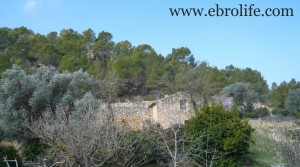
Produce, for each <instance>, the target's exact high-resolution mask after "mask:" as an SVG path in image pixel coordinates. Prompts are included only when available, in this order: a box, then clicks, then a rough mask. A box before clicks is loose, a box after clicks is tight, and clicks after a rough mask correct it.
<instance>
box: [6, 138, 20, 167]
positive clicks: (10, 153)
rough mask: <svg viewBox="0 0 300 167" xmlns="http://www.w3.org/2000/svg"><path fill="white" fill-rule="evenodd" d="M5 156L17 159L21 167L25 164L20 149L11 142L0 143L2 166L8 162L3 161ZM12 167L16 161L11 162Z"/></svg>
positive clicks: (8, 158) (9, 158)
mask: <svg viewBox="0 0 300 167" xmlns="http://www.w3.org/2000/svg"><path fill="white" fill-rule="evenodd" d="M3 157H6V158H7V160H15V159H16V160H17V161H18V165H19V167H21V166H23V163H22V159H21V157H20V155H19V154H18V151H17V150H16V149H15V147H14V146H12V145H10V144H3V143H0V158H1V160H0V166H3V167H5V166H6V163H5V162H4V161H3ZM9 165H10V167H15V166H16V164H15V162H9Z"/></svg>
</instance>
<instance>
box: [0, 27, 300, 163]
mask: <svg viewBox="0 0 300 167" xmlns="http://www.w3.org/2000/svg"><path fill="white" fill-rule="evenodd" d="M200 56H201V55H200ZM0 73H1V77H0V79H1V80H0V141H1V143H0V158H1V159H0V166H1V167H2V166H3V167H5V166H15V164H16V163H15V162H16V161H17V163H18V166H53V165H57V166H149V167H151V166H255V165H256V166H267V165H269V164H266V163H265V162H261V161H259V160H257V159H256V158H255V156H251V154H253V152H251V151H253V149H252V150H251V148H253V147H252V145H254V143H255V141H254V140H255V137H257V133H256V132H255V131H257V130H255V129H254V128H252V127H251V126H250V125H249V123H248V120H249V119H264V118H269V117H276V118H289V119H293V120H296V121H295V122H297V119H298V118H300V82H299V81H296V80H295V79H291V80H290V81H289V82H286V81H283V82H282V83H280V84H278V85H277V84H276V83H272V85H268V84H267V82H266V80H265V79H264V77H263V75H262V74H261V73H260V72H259V71H257V70H255V69H251V68H250V67H248V68H239V67H235V66H234V65H228V66H226V67H225V68H224V69H220V68H217V67H214V66H210V64H209V62H205V61H197V60H196V59H195V56H194V55H193V54H192V52H191V50H190V49H189V48H187V47H180V48H173V49H170V53H169V54H167V55H161V54H158V53H157V52H156V51H155V49H154V48H152V47H151V46H150V45H148V44H143V45H138V46H133V45H132V44H131V43H130V42H129V41H127V40H125V41H121V42H114V41H113V35H112V34H111V33H109V32H105V31H102V32H99V33H98V34H96V33H95V32H94V31H93V30H91V29H88V30H85V31H83V32H82V33H79V32H77V31H75V30H73V29H63V30H61V31H60V32H59V33H58V32H49V33H48V34H47V35H42V34H39V33H35V32H33V31H32V30H30V29H28V28H26V27H19V28H14V29H11V28H7V27H3V28H0ZM180 91H181V92H185V93H188V94H189V95H190V96H191V97H192V100H193V99H196V98H200V99H202V100H203V101H204V104H203V105H202V106H197V105H195V106H194V111H195V116H193V117H192V118H191V119H190V120H188V121H187V122H186V124H184V125H181V124H176V125H174V126H172V127H170V128H168V129H163V128H162V127H161V126H160V125H152V124H149V123H148V124H147V123H145V124H146V125H145V128H143V129H141V130H138V131H132V130H130V129H127V128H126V127H122V126H120V125H118V123H117V122H116V121H115V120H114V119H113V116H112V113H111V112H110V110H111V106H112V105H113V103H115V102H125V101H130V100H132V99H136V98H139V99H141V100H155V99H159V98H162V97H164V96H165V95H166V94H174V93H176V92H180ZM216 97H221V98H220V99H226V98H230V99H231V100H230V101H226V103H231V104H232V107H230V108H226V107H224V103H225V102H224V100H223V101H222V100H221V103H218V102H216V101H215V99H216ZM222 97H224V98H222ZM100 103H105V104H107V105H108V107H107V108H108V111H105V110H102V109H100V108H99V105H98V104H100ZM192 103H193V101H192ZM193 104H195V103H193ZM257 104H259V105H260V106H262V107H255V106H256V105H257ZM224 127H226V128H224ZM279 130H280V134H286V135H285V137H284V139H285V141H283V139H282V142H280V143H281V144H278V148H277V150H276V151H277V152H278V153H279V156H280V158H281V162H280V163H282V164H284V165H286V166H298V165H300V159H299V156H300V151H299V149H298V150H297V149H295V148H297V147H296V146H295V145H297V143H300V133H299V131H298V130H292V131H291V130H290V129H289V130H288V129H283V128H282V129H279ZM266 133H267V132H266ZM253 134H254V135H253ZM253 136H254V137H253ZM286 136H292V137H291V138H289V139H288V138H287V137H286ZM298 147H299V146H298ZM292 148H294V149H295V150H293V149H292ZM2 157H3V158H4V161H3V162H2ZM10 160H11V161H10ZM13 160H15V161H13Z"/></svg>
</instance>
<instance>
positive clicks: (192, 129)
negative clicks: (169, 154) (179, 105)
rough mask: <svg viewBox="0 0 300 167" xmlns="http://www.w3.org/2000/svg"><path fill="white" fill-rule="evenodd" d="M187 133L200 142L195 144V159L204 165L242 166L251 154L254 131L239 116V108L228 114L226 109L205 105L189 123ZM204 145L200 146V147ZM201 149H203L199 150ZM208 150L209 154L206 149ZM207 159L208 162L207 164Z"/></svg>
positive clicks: (186, 128) (193, 143) (191, 145)
mask: <svg viewBox="0 0 300 167" xmlns="http://www.w3.org/2000/svg"><path fill="white" fill-rule="evenodd" d="M184 131H185V134H186V135H187V136H191V137H192V138H195V140H197V141H198V140H199V139H200V141H198V142H191V143H190V144H189V145H190V147H193V148H194V149H193V151H192V152H193V153H194V155H196V156H195V157H193V158H194V159H195V161H197V163H198V164H201V166H207V161H208V162H210V163H209V164H210V165H212V166H241V164H240V160H241V157H242V156H244V155H245V154H247V153H249V152H248V151H249V147H250V142H251V140H250V139H251V133H252V131H253V129H252V128H251V127H250V125H249V124H248V122H247V120H242V119H240V117H239V114H238V112H237V111H236V109H232V111H226V110H225V109H224V108H223V107H222V106H220V105H216V104H212V105H205V106H203V107H202V108H201V109H200V110H199V111H198V112H196V116H195V117H192V118H191V119H190V120H189V121H187V123H186V125H185V127H184ZM199 143H200V146H199ZM199 148H200V149H199ZM204 148H205V150H207V151H205V152H203V149H204ZM204 157H208V160H205V161H203V159H204Z"/></svg>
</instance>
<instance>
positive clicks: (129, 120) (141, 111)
mask: <svg viewBox="0 0 300 167" xmlns="http://www.w3.org/2000/svg"><path fill="white" fill-rule="evenodd" d="M190 101H191V100H190V98H189V96H188V95H187V94H184V93H182V92H178V93H176V94H173V95H170V96H166V97H165V98H162V99H158V100H155V101H142V102H132V103H115V104H113V106H112V109H113V112H114V113H115V119H116V120H117V121H119V122H123V123H125V124H127V125H128V126H129V128H131V129H135V130H137V129H141V128H142V127H143V125H144V123H145V121H150V122H151V123H159V124H160V125H161V126H162V127H163V128H168V127H170V126H171V125H173V124H176V123H182V124H183V123H184V121H185V120H187V119H189V118H190V117H191V116H192V115H193V112H192V104H191V102H190Z"/></svg>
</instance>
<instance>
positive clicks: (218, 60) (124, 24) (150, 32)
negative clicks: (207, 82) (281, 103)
mask: <svg viewBox="0 0 300 167" xmlns="http://www.w3.org/2000/svg"><path fill="white" fill-rule="evenodd" d="M215 4H219V6H221V7H229V8H235V7H238V5H239V4H247V5H248V6H249V5H251V4H254V5H255V7H259V8H261V9H262V10H263V9H266V8H284V7H286V8H293V10H294V16H293V17H199V16H190V17H183V16H179V17H173V16H171V14H170V11H169V8H205V9H208V8H211V7H215ZM0 9H1V10H0V27H9V28H16V27H20V26H25V27H27V28H29V29H32V30H33V31H34V32H35V33H41V34H44V35H46V34H48V33H49V32H51V31H56V32H60V31H61V30H62V29H67V28H72V29H74V30H76V31H78V32H79V33H81V32H83V31H84V30H87V29H88V28H91V29H92V30H94V31H95V32H96V34H98V33H99V32H101V31H107V32H110V33H112V34H113V41H115V42H120V41H123V40H128V41H130V42H131V43H132V44H133V45H134V46H137V45H140V44H149V45H151V46H152V47H153V48H154V49H155V50H156V52H157V53H159V54H162V55H164V56H166V55H167V54H169V53H171V51H172V48H179V47H188V48H189V49H190V50H191V51H192V53H193V55H194V56H195V59H196V60H197V61H199V62H200V61H207V62H208V63H209V65H211V66H217V67H218V68H225V66H228V65H230V64H232V65H234V66H236V67H239V68H246V67H250V68H252V69H255V70H258V71H260V72H261V73H262V75H263V76H264V79H265V80H267V82H268V84H269V85H270V84H271V83H272V82H276V83H277V84H279V83H281V82H282V81H290V80H291V79H292V78H295V79H296V80H298V81H300V15H299V12H300V1H299V0H223V1H216V0H87V1H80V0H77V1H76V0H0ZM0 40H1V39H0Z"/></svg>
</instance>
